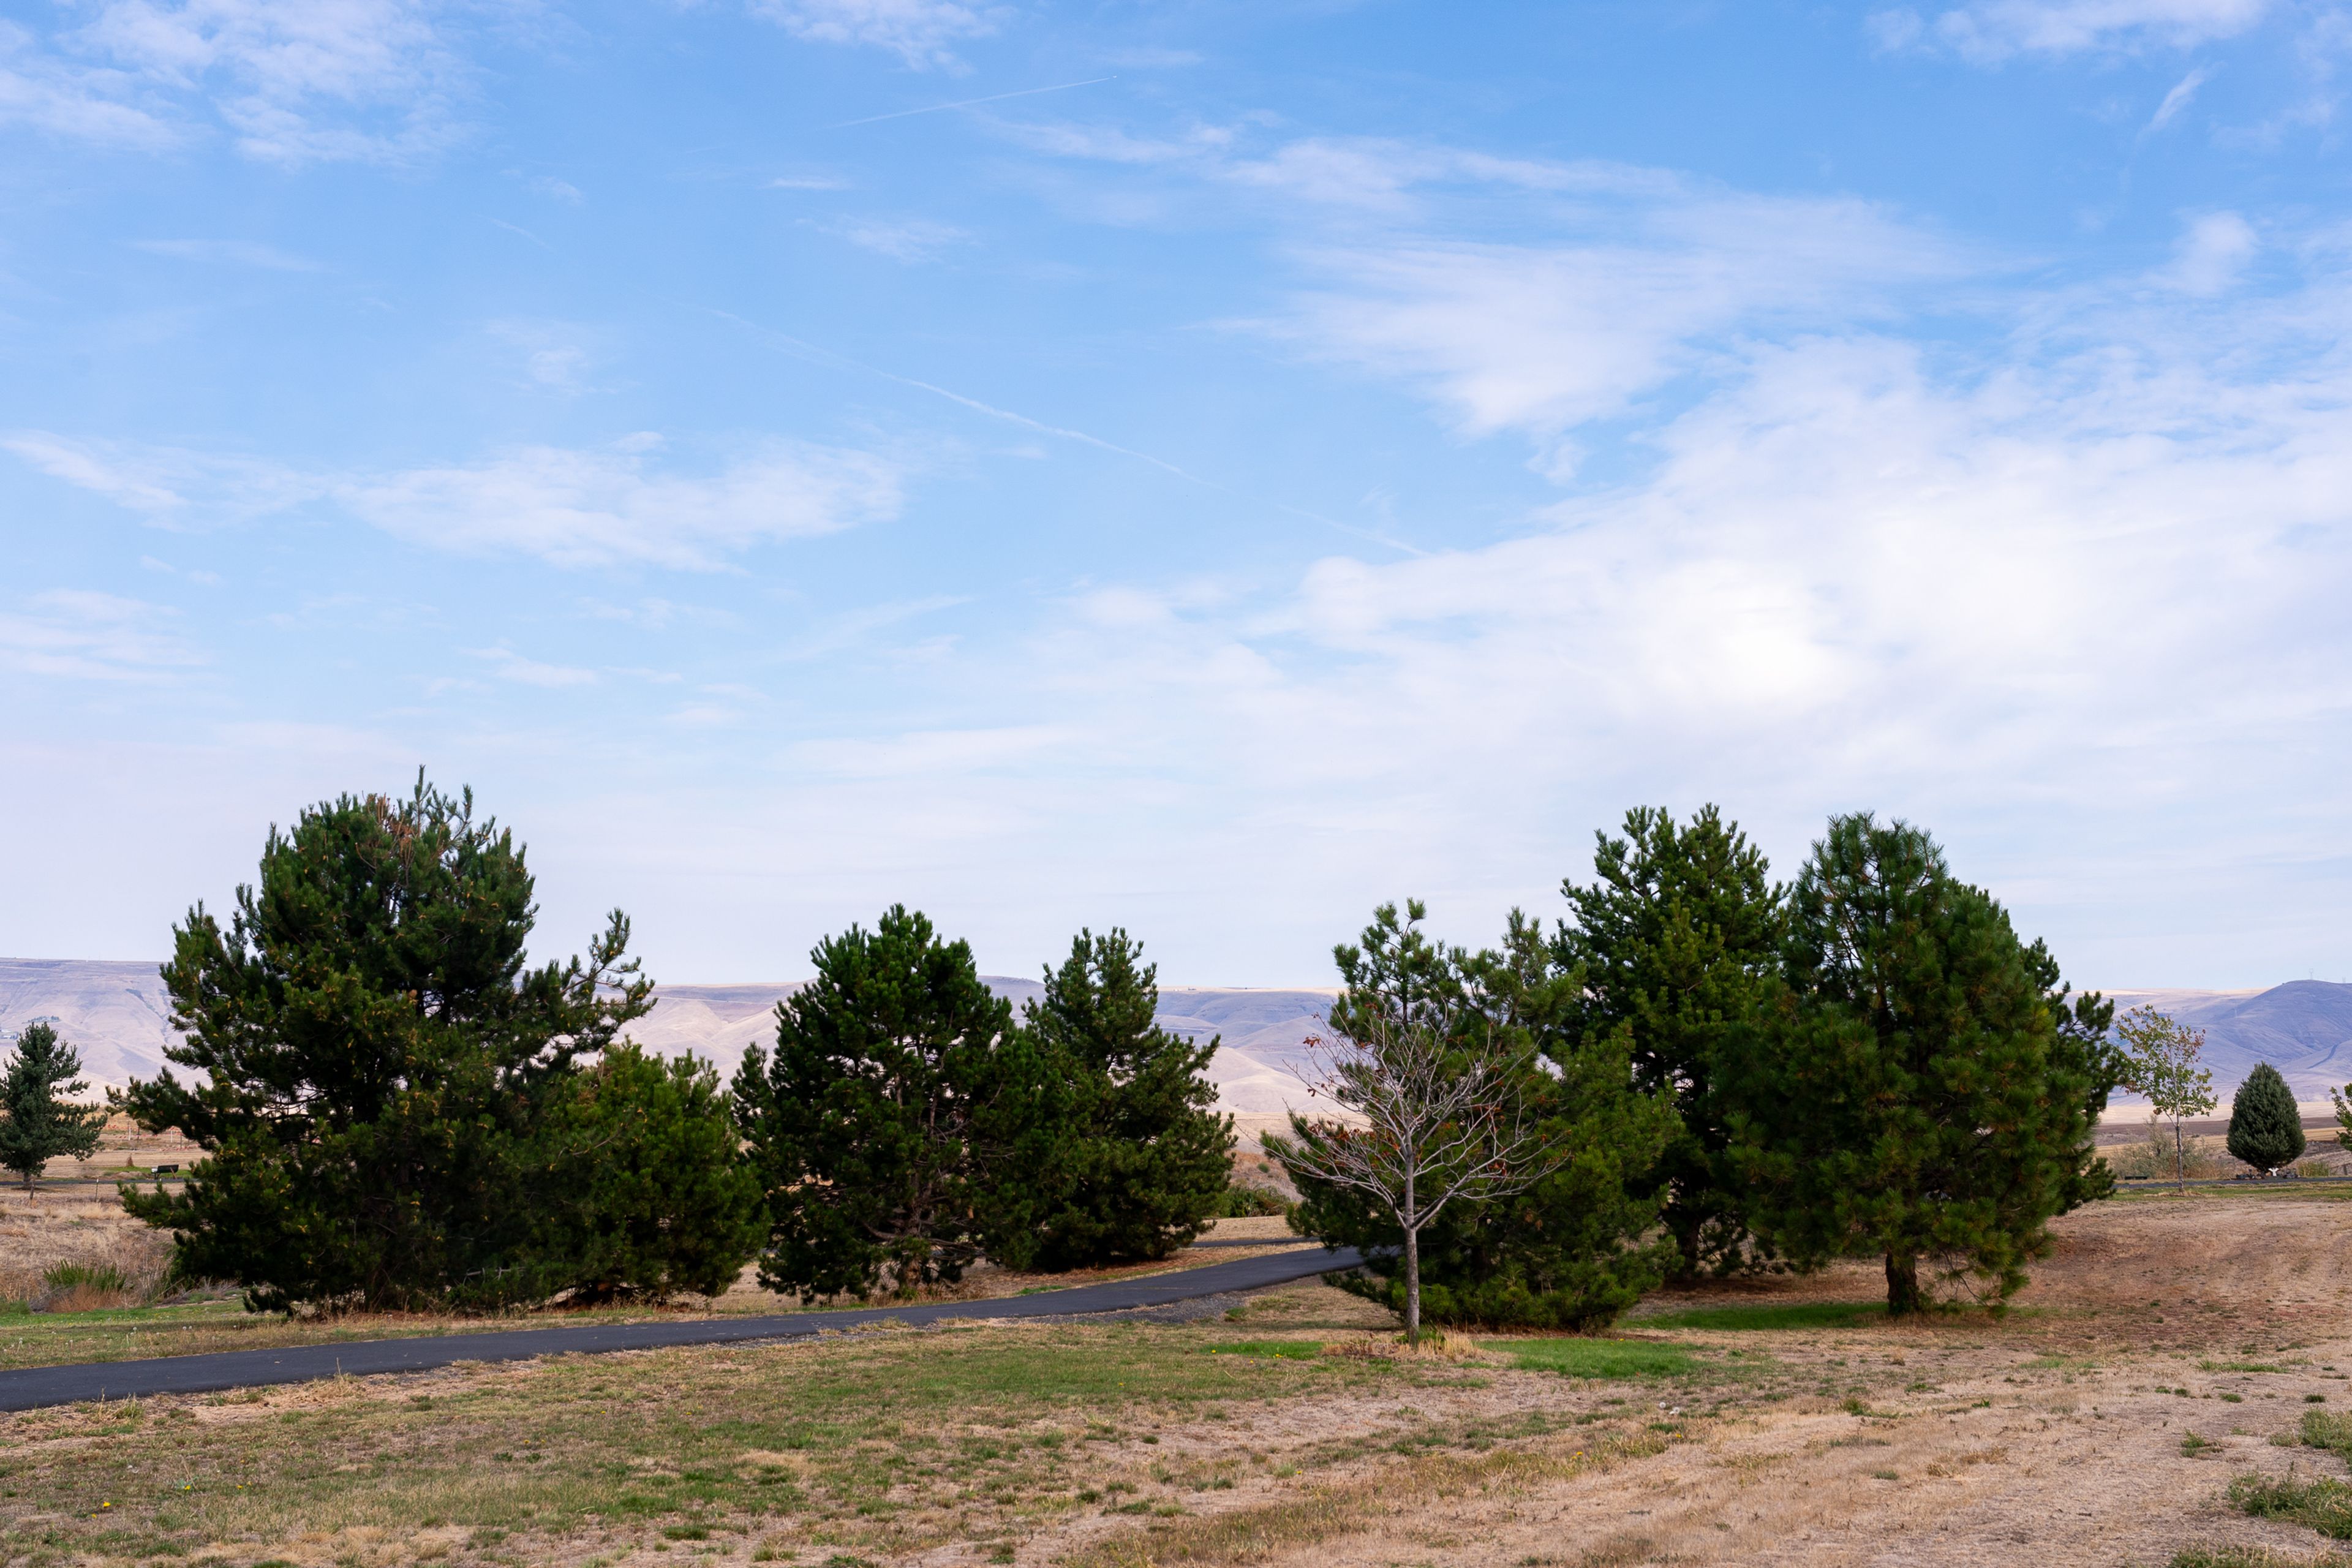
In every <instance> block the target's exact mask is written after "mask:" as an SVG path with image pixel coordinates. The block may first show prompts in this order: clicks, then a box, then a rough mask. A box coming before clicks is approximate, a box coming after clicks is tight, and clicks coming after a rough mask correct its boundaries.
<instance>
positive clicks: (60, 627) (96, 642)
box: [0, 588, 203, 680]
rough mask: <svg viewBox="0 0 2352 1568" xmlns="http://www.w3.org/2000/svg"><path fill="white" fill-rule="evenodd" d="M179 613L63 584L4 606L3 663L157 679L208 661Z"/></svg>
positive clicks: (42, 671) (0, 615)
mask: <svg viewBox="0 0 2352 1568" xmlns="http://www.w3.org/2000/svg"><path fill="white" fill-rule="evenodd" d="M176 618H177V617H176V614H175V612H173V611H172V610H170V609H167V608H165V607H163V606H162V605H151V604H148V603H146V602H145V601H143V600H140V599H126V598H123V597H121V596H120V595H114V594H94V593H88V592H84V591H81V590H79V589H68V588H58V589H52V590H51V591H49V592H48V593H46V594H37V595H33V597H32V598H31V599H29V600H26V601H24V602H23V603H22V607H21V608H19V609H17V610H15V611H7V610H0V665H5V666H6V667H7V668H11V669H16V670H21V671H23V672H25V673H26V674H28V675H46V676H63V677H68V678H72V679H83V680H156V679H164V678H166V677H169V676H172V675H174V674H177V673H179V672H181V671H184V670H186V669H188V668H192V667H194V666H195V665H198V664H201V663H202V662H203V659H202V658H201V657H200V656H199V655H197V654H196V652H195V651H194V649H192V648H191V647H189V646H188V645H187V643H186V642H185V641H184V640H183V639H182V638H181V637H180V636H179V634H178V633H177V632H176V631H174V630H173V629H172V626H173V621H174V620H175V619H176Z"/></svg>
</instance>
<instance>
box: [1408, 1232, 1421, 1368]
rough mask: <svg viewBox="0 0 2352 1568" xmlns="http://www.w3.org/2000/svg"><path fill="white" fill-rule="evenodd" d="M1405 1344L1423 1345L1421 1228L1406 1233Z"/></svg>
mask: <svg viewBox="0 0 2352 1568" xmlns="http://www.w3.org/2000/svg"><path fill="white" fill-rule="evenodd" d="M1404 1342H1405V1343H1406V1344H1407V1345H1408V1346H1414V1345H1418V1344H1420V1343H1421V1227H1420V1226H1411V1227H1409V1228H1408V1229H1407V1230H1406V1231H1405V1233H1404Z"/></svg>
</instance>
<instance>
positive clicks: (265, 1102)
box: [123, 774, 649, 1310]
mask: <svg viewBox="0 0 2352 1568" xmlns="http://www.w3.org/2000/svg"><path fill="white" fill-rule="evenodd" d="M531 892H532V879H531V876H530V870H529V869H528V868H527V867H526V866H525V864H524V855H523V850H522V848H521V847H520V846H519V845H517V844H516V843H515V842H514V839H513V836H512V835H511V834H510V833H509V832H507V831H505V830H503V829H501V828H499V826H497V824H496V823H494V822H492V821H489V820H488V819H484V820H482V821H479V822H478V821H476V820H475V819H474V813H473V795H472V792H471V791H467V792H466V793H465V794H464V795H462V796H461V797H459V798H457V799H452V798H451V797H450V796H448V795H444V794H443V793H442V792H440V791H439V790H437V789H433V788H429V787H428V786H427V785H426V784H425V780H424V778H423V775H422V774H420V775H419V776H418V779H417V784H416V788H415V793H414V794H413V795H410V796H409V797H408V798H407V799H405V800H392V799H387V798H385V797H383V796H382V795H367V796H364V797H358V796H352V795H345V796H342V797H341V798H340V799H338V800H336V801H334V802H332V803H330V804H327V805H319V806H315V807H312V808H310V809H308V810H305V811H304V812H303V813H302V814H301V816H300V817H299V819H298V820H297V822H296V823H295V826H294V828H293V830H292V831H291V832H290V833H280V832H279V831H278V830H277V829H276V828H274V827H273V828H272V829H271V830H270V834H269V837H268V843H267V844H266V846H265V847H264V848H263V850H262V856H261V869H260V879H259V882H258V885H257V886H255V887H246V888H239V889H237V894H236V914H235V915H234V916H233V917H232V920H231V921H230V924H229V927H228V929H227V930H226V931H224V930H223V929H222V928H221V925H220V922H219V921H217V920H215V918H214V917H213V916H212V915H211V914H209V913H208V912H206V911H205V908H204V906H203V905H201V904H199V905H197V906H196V907H195V909H194V910H192V911H190V913H189V916H188V919H187V921H186V923H185V924H184V925H182V926H179V927H177V928H175V930H174V931H173V948H174V951H173V958H172V960H171V962H170V963H166V964H165V965H164V966H163V982H164V984H165V987H166V988H167V989H168V990H169V992H170V993H171V996H172V1002H173V1019H172V1021H173V1025H174V1026H177V1027H178V1028H179V1029H181V1030H182V1031H183V1032H184V1035H185V1038H184V1041H183V1042H182V1043H181V1044H179V1045H175V1046H173V1047H168V1048H167V1049H166V1051H165V1053H164V1054H165V1055H166V1056H167V1057H168V1058H170V1059H171V1060H172V1061H173V1063H175V1064H177V1065H179V1066H181V1067H184V1068H189V1069H191V1070H192V1071H193V1073H194V1078H193V1079H191V1080H190V1081H189V1082H186V1083H183V1082H181V1081H180V1080H179V1079H177V1078H176V1077H174V1076H173V1074H172V1073H171V1072H170V1071H168V1070H167V1071H165V1072H164V1073H163V1076H162V1077H160V1078H157V1079H152V1080H147V1081H142V1082H138V1083H134V1084H132V1085H131V1089H130V1090H129V1091H128V1092H127V1094H125V1096H124V1097H123V1100H124V1105H125V1107H126V1109H127V1110H129V1111H130V1112H131V1116H132V1117H133V1118H134V1119H135V1120H136V1121H138V1123H139V1124H140V1125H141V1126H142V1127H143V1128H145V1129H147V1130H148V1131H163V1130H165V1129H167V1128H173V1127H176V1128H178V1129H180V1130H181V1131H183V1132H184V1133H185V1134H186V1135H187V1137H188V1138H190V1139H191V1140H192V1141H194V1142H195V1143H196V1144H197V1145H198V1146H200V1147H201V1148H202V1149H204V1150H205V1158H204V1159H203V1160H202V1161H200V1162H199V1163H197V1164H196V1165H195V1167H194V1170H193V1171H191V1172H190V1173H189V1178H188V1181H187V1183H186V1185H185V1187H184V1190H183V1191H181V1192H180V1193H177V1194H171V1193H165V1192H163V1191H160V1190H159V1191H156V1192H152V1193H143V1194H142V1193H133V1194H127V1195H126V1196H125V1199H124V1205H125V1206H126V1207H127V1208H128V1209H129V1210H130V1211H131V1213H132V1214H133V1215H137V1216H138V1217H140V1218H142V1219H143V1220H145V1221H147V1223H148V1224H150V1225H152V1226H160V1227H163V1228H164V1229H168V1230H170V1231H172V1232H173V1233H174V1234H175V1235H176V1236H177V1237H178V1238H179V1247H180V1261H181V1265H182V1267H183V1268H184V1270H185V1271H186V1272H187V1273H189V1274H190V1275H192V1276H194V1277H197V1278H210V1279H235V1280H237V1281H239V1282H240V1283H242V1284H243V1285H244V1286H245V1287H246V1301H247V1305H248V1306H250V1307H252V1308H254V1309H255V1310H291V1309H293V1308H294V1307H295V1306H297V1305H301V1304H310V1305H315V1306H321V1307H329V1308H332V1307H340V1306H364V1307H371V1308H415V1309H437V1308H447V1307H452V1306H456V1307H496V1306H502V1305H508V1304H512V1303H516V1302H525V1301H534V1300H543V1299H545V1298H546V1297H547V1296H548V1295H550V1294H551V1293H553V1292H554V1291H555V1290H557V1289H562V1287H563V1286H564V1285H566V1284H568V1283H569V1282H570V1281H569V1280H568V1279H566V1278H565V1277H564V1275H565V1268H564V1264H563V1260H562V1258H560V1257H559V1256H555V1255H554V1254H553V1253H552V1252H551V1247H550V1243H549V1240H548V1237H547V1234H546V1232H547V1228H548V1226H549V1224H550V1223H551V1215H552V1214H553V1213H554V1212H555V1204H554V1198H553V1195H552V1194H551V1192H550V1190H549V1188H550V1182H551V1174H550V1173H551V1161H550V1159H549V1158H548V1155H547V1151H546V1149H545V1148H544V1147H543V1146H542V1144H541V1140H540V1134H541V1130H542V1122H543V1121H544V1119H545V1117H546V1114H547V1112H548V1110H549V1108H550V1105H551V1101H552V1100H555V1099H556V1098H558V1097H560V1096H562V1094H564V1093H566V1092H568V1090H569V1089H570V1088H571V1086H572V1079H573V1077H574V1075H575V1073H576V1071H577V1065H576V1064H577V1063H578V1062H579V1061H580V1060H581V1059H582V1058H592V1057H593V1056H594V1055H595V1054H596V1053H597V1052H598V1051H600V1050H602V1049H603V1048H604V1047H605V1046H606V1045H608V1044H610V1043H611V1042H612V1041H613V1039H614V1037H615V1036H616V1034H617V1032H618V1031H619V1029H620V1028H621V1026H623V1025H625V1023H626V1022H627V1021H628V1020H630V1019H631V1018H634V1017H636V1016H640V1015H641V1014H643V1013H644V1012H645V1011H646V1008H647V1006H648V1005H649V1004H648V1003H647V1001H646V993H647V991H648V990H649V983H648V982H646V981H645V980H644V979H642V978H640V977H639V976H638V975H637V973H636V967H637V966H636V964H635V962H634V961H625V960H624V958H623V953H624V952H625V949H626V947H627V944H628V934H629V926H628V921H626V919H625V918H624V917H623V916H622V915H621V914H620V912H619V911H618V910H615V911H614V913H613V916H612V919H611V921H610V923H609V925H608V926H607V928H606V930H605V931H604V933H603V934H602V935H600V936H598V937H597V938H596V939H594V940H593V942H590V944H589V956H588V959H587V962H586V963H582V962H581V961H580V960H578V959H573V960H572V961H571V962H570V963H549V964H546V965H543V966H541V967H540V968H537V969H530V968H527V967H526V966H525V956H524V944H525V942H526V941H527V940H528V938H529V937H530V931H531V927H532V924H533V921H534V919H535V917H536V914H537V910H535V909H534V907H533V905H532V903H531Z"/></svg>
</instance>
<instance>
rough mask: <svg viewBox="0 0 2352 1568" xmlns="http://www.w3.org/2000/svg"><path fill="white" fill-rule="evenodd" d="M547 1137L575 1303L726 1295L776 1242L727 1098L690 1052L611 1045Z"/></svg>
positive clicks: (559, 1232) (560, 1240)
mask: <svg viewBox="0 0 2352 1568" xmlns="http://www.w3.org/2000/svg"><path fill="white" fill-rule="evenodd" d="M545 1142H546V1144H547V1146H548V1147H549V1149H550V1151H551V1161H552V1162H553V1163H554V1164H555V1174H556V1175H557V1177H558V1178H559V1179H558V1180H557V1181H556V1182H554V1183H553V1184H551V1185H552V1189H553V1193H554V1195H555V1198H556V1201H557V1204H558V1205H559V1206H558V1209H557V1212H556V1215H555V1216H554V1217H553V1219H552V1221H551V1226H550V1230H551V1235H550V1237H548V1248H549V1251H550V1252H551V1255H553V1256H554V1257H558V1258H562V1259H563V1270H564V1277H565V1279H566V1280H567V1281H568V1299H569V1300H572V1302H574V1303H577V1304H581V1305H586V1304H590V1303H604V1302H614V1301H627V1300H644V1301H666V1300H669V1299H670V1298H671V1297H673V1296H676V1295H678V1294H681V1293H692V1294H695V1295H700V1296H716V1295H718V1294H719V1293H720V1292H721V1291H723V1290H725V1289H727V1288H728V1287H729V1286H730V1285H732V1284H733V1283H734V1282H735V1279H736V1276H737V1275H739V1274H740V1273H741V1272H742V1269H743V1266H744V1265H745V1264H746V1263H748V1262H750V1261H751V1258H752V1256H753V1255H754V1254H756V1253H757V1252H758V1251H759V1250H760V1245H761V1241H762V1240H763V1239H764V1238H765V1237H766V1235H767V1226H766V1224H765V1217H766V1216H765V1209H764V1205H762V1203H761V1192H760V1178H759V1176H758V1174H757V1173H755V1172H754V1171H753V1170H752V1169H751V1165H750V1164H749V1163H747V1162H745V1161H744V1160H742V1159H740V1157H739V1156H738V1154H737V1138H736V1135H735V1121H734V1116H733V1113H732V1108H731V1106H730V1104H729V1102H728V1098H727V1094H726V1091H725V1090H724V1089H722V1088H721V1087H720V1086H719V1074H718V1072H717V1070H716V1069H714V1068H712V1067H711V1066H710V1064H709V1063H708V1062H705V1061H701V1060H699V1059H698V1058H696V1057H695V1056H693V1054H692V1053H690V1052H689V1053H688V1054H687V1055H684V1056H680V1057H675V1058H670V1059H668V1060H667V1061H665V1060H664V1059H662V1058H659V1057H655V1056H649V1055H647V1054H646V1052H645V1051H644V1050H642V1049H641V1048H639V1047H637V1045H636V1044H635V1042H634V1041H629V1040H624V1041H621V1042H620V1043H618V1044H616V1045H614V1046H612V1047H607V1048H606V1050H605V1052H604V1057H603V1058H602V1059H600V1060H599V1061H598V1062H597V1063H596V1064H595V1066H594V1067H593V1068H589V1069H588V1070H586V1071H585V1072H583V1073H581V1074H580V1075H579V1076H578V1078H577V1079H575V1080H574V1082H573V1083H572V1092H571V1093H570V1094H568V1095H566V1096H564V1097H563V1098H562V1099H561V1100H558V1101H557V1103H556V1105H555V1106H554V1108H553V1112H552V1114H551V1117H550V1118H549V1123H548V1127H547V1130H546V1136H545Z"/></svg>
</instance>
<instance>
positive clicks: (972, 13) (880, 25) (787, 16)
mask: <svg viewBox="0 0 2352 1568" xmlns="http://www.w3.org/2000/svg"><path fill="white" fill-rule="evenodd" d="M751 10H752V13H753V14H754V15H756V16H765V17H767V18H768V19H769V20H770V21H772V22H775V23H778V24H780V25H781V26H783V27H784V29H785V30H786V31H788V32H790V33H792V34H793V36H794V37H801V38H807V39H809V40H810V41H812V42H814V43H824V44H862V45H866V46H869V47H875V48H882V49H887V50H889V51H890V52H891V53H893V54H895V55H897V56H898V58H900V59H901V60H903V61H905V62H906V63H907V64H908V66H910V67H912V68H915V69H917V70H925V69H941V70H950V71H958V70H963V69H966V67H965V65H964V63H963V61H962V60H961V58H958V57H957V56H956V54H955V52H954V50H953V48H952V47H951V46H953V45H955V44H960V43H962V42H964V41H965V40H967V39H970V38H984V37H988V36H989V35H990V34H992V33H994V32H995V31H996V30H997V29H998V28H999V27H1001V26H1003V24H1004V23H1005V21H1007V20H1008V19H1009V18H1010V17H1011V16H1012V15H1013V12H1012V10H1011V8H1010V7H1007V6H1003V5H962V4H959V3H958V0H753V4H752V6H751Z"/></svg>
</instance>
